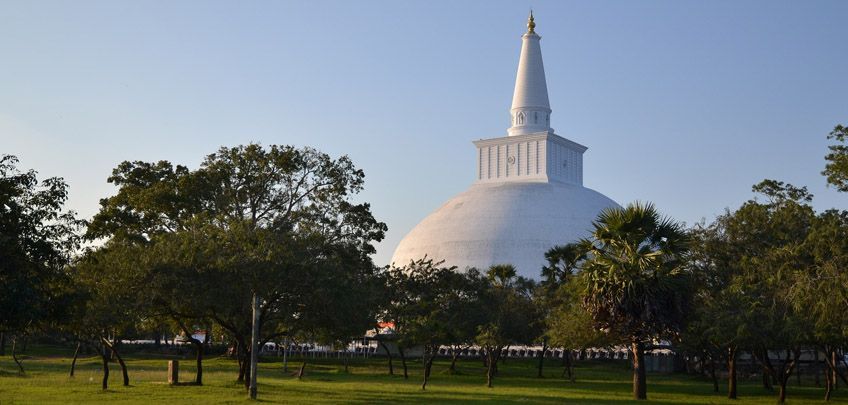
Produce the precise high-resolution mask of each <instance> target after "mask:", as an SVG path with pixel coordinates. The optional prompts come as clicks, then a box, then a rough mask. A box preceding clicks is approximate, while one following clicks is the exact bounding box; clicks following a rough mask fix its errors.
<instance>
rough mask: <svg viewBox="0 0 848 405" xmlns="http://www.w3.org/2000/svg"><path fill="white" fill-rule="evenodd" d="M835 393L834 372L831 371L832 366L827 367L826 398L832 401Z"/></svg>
mask: <svg viewBox="0 0 848 405" xmlns="http://www.w3.org/2000/svg"><path fill="white" fill-rule="evenodd" d="M832 394H833V373H831V372H830V366H829V365H828V367H827V372H826V373H825V375H824V400H825V401H830V397H831V395H832Z"/></svg>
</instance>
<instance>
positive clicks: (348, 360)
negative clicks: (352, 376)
mask: <svg viewBox="0 0 848 405" xmlns="http://www.w3.org/2000/svg"><path fill="white" fill-rule="evenodd" d="M348 354H349V353H348V351H347V350H345V351H344V354H343V355H344V367H345V368H344V372H345V373H348V372H349V371H350V368H349V365H350V357H349V356H348Z"/></svg>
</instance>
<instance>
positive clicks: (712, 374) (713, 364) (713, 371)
mask: <svg viewBox="0 0 848 405" xmlns="http://www.w3.org/2000/svg"><path fill="white" fill-rule="evenodd" d="M710 378H711V379H712V380H713V392H715V393H718V375H716V362H715V359H713V358H712V357H710Z"/></svg>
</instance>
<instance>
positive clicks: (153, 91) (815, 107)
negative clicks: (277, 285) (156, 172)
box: [0, 0, 848, 264]
mask: <svg viewBox="0 0 848 405" xmlns="http://www.w3.org/2000/svg"><path fill="white" fill-rule="evenodd" d="M531 5H532V7H533V8H534V10H535V11H536V16H537V23H538V26H537V31H538V32H539V33H540V34H541V35H542V37H543V39H542V52H543V55H544V60H545V68H546V71H547V76H548V86H549V93H550V99H551V106H552V108H553V115H552V117H551V121H552V126H553V127H554V128H555V129H556V130H557V133H559V134H560V135H563V136H565V137H568V138H571V139H573V140H575V141H577V142H580V143H582V144H584V145H586V146H588V147H589V151H588V152H587V153H586V155H585V170H584V172H585V184H586V186H588V187H590V188H594V189H596V190H598V191H600V192H602V193H604V194H606V195H608V196H610V197H611V198H613V199H615V200H616V201H618V202H619V203H621V204H625V203H627V202H630V201H633V200H649V201H653V202H655V203H656V204H657V205H658V207H659V208H660V209H661V210H662V211H664V212H666V213H668V214H669V215H671V216H673V217H675V218H677V219H679V220H682V221H686V222H687V223H690V224H691V223H693V222H696V221H698V220H700V219H701V218H706V219H707V220H710V219H712V218H713V217H714V216H715V215H716V214H719V213H721V212H722V211H723V210H724V209H725V208H728V207H729V208H735V207H738V206H739V204H741V203H742V202H743V201H745V200H746V199H749V198H751V196H752V194H751V192H750V186H751V185H752V184H754V183H756V182H758V181H759V180H761V179H763V178H775V179H780V180H784V181H789V182H792V183H794V184H797V185H806V186H808V187H809V188H810V190H811V191H812V192H813V193H814V194H816V201H815V204H816V207H817V208H818V209H824V208H830V207H839V208H843V209H846V208H848V195H845V194H838V193H836V192H835V191H833V190H832V189H827V188H826V186H825V181H824V179H823V177H822V176H820V175H819V172H820V171H821V170H822V168H823V165H824V161H823V156H824V154H825V153H826V145H827V142H826V139H825V136H826V134H827V133H828V132H829V131H830V130H831V129H832V128H833V126H834V125H835V124H837V123H848V98H847V97H846V94H848V74H846V72H848V25H846V22H845V16H846V15H848V2H846V1H815V2H778V1H710V2H706V1H639V2H635V1H593V2H576V1H567V2H565V1H540V0H536V1H533V2H532V3H531V2H527V1H489V0H485V1H474V2H472V1H467V2H465V1H464V2H454V1H440V2H439V1H437V2H433V1H428V2H423V1H422V2H415V3H413V2H406V1H404V2H398V1H386V2H360V1H356V2H348V1H344V2H342V1H339V2H328V1H326V2H325V1H302V2H282V1H228V2H220V1H219V2H213V1H197V2H192V1H113V0H109V1H100V2H95V1H75V2H72V1H56V2H45V1H30V0H20V1H11V0H6V1H3V2H2V3H0V153H7V154H15V155H18V156H19V157H20V159H21V166H22V167H25V168H35V169H37V170H38V171H39V172H40V173H41V174H42V175H44V176H54V175H59V176H63V177H65V178H66V179H67V181H68V182H69V183H70V185H71V196H70V206H71V207H72V208H74V209H76V210H78V211H79V212H80V213H81V214H82V215H83V216H85V217H89V216H91V215H93V214H94V213H95V212H96V210H97V207H98V206H97V202H98V199H99V198H102V197H104V196H107V195H109V194H110V193H113V192H114V189H113V188H112V187H111V185H109V184H107V183H106V177H107V176H108V175H109V173H110V171H111V169H112V168H113V167H114V166H115V165H116V164H118V163H119V162H120V161H122V160H159V159H167V160H170V161H173V162H175V163H181V164H187V165H189V166H191V167H196V165H197V164H198V163H199V162H200V160H201V159H202V157H203V156H204V155H206V154H208V153H210V152H212V151H214V150H215V149H216V148H218V147H219V146H221V145H237V144H242V143H247V142H261V143H262V144H265V145H268V144H274V143H279V144H294V145H312V146H315V147H318V148H319V149H321V150H323V151H325V152H328V153H330V154H332V155H336V156H337V155H341V154H347V155H350V156H351V157H352V159H353V160H354V162H356V164H357V165H358V166H359V167H361V168H363V169H364V170H365V172H366V190H365V192H364V193H363V194H362V195H361V198H362V199H364V200H366V201H369V202H371V203H372V205H373V209H374V212H375V214H376V216H377V217H378V218H379V219H380V220H382V221H384V222H386V223H387V224H388V226H389V233H388V236H387V239H386V241H385V242H384V243H382V244H380V245H379V252H378V254H377V255H376V257H375V260H376V262H377V263H378V264H385V263H387V262H388V260H389V258H390V257H391V254H392V251H393V250H394V247H395V246H396V244H397V242H398V241H399V240H400V238H401V237H403V235H404V234H406V232H407V231H409V230H410V229H411V228H412V227H413V226H414V225H415V224H416V223H417V222H418V221H419V220H420V219H421V218H423V217H424V216H426V215H427V214H428V213H429V212H431V211H432V210H434V209H436V208H437V207H438V206H439V205H441V203H442V202H444V201H445V200H447V199H448V198H450V197H451V196H453V195H454V194H456V193H459V192H461V191H462V190H464V189H465V188H466V187H467V186H468V185H469V184H471V182H472V181H473V178H474V170H475V169H474V156H475V155H474V147H473V145H472V144H471V141H472V140H474V139H479V138H490V137H499V136H504V135H505V134H506V128H507V126H508V124H509V115H508V111H507V110H508V108H509V104H510V101H511V97H512V89H513V84H514V83H513V81H514V77H515V69H516V65H517V62H518V51H519V48H520V35H521V34H522V33H523V32H524V30H525V27H524V24H525V19H526V15H527V11H528V9H529V7H530V6H531Z"/></svg>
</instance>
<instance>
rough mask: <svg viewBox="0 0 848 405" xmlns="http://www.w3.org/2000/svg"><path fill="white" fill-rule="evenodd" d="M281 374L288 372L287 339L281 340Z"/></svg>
mask: <svg viewBox="0 0 848 405" xmlns="http://www.w3.org/2000/svg"><path fill="white" fill-rule="evenodd" d="M283 372H284V373H288V372H289V338H288V337H286V338H285V340H283Z"/></svg>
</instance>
